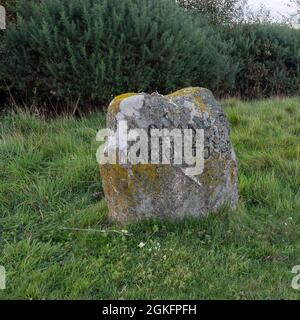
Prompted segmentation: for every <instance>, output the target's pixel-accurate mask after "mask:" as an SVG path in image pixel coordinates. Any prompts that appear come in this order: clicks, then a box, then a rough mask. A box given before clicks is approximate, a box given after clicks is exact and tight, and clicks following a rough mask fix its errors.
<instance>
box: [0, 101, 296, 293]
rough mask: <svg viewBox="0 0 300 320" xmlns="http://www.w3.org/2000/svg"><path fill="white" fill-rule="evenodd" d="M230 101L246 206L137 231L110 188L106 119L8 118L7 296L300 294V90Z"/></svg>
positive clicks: (1, 151)
mask: <svg viewBox="0 0 300 320" xmlns="http://www.w3.org/2000/svg"><path fill="white" fill-rule="evenodd" d="M224 105H225V107H226V113H227V114H228V117H229V120H230V122H231V126H232V140H233V144H234V146H235V149H236V151H237V154H238V158H239V164H240V173H239V176H240V194H241V201H240V205H239V207H238V209H237V210H235V211H230V210H225V209H224V210H222V211H221V212H219V213H218V214H215V215H211V216H210V217H209V218H208V219H207V220H193V219H192V220H190V219H187V220H184V221H181V222H158V221H148V222H145V223H139V224H132V225H128V226H126V227H124V226H119V225H115V224H112V223H110V222H109V221H108V219H107V208H106V205H105V201H104V200H103V195H102V192H101V191H102V186H101V180H100V175H99V170H98V167H97V162H96V159H95V153H96V149H97V147H98V145H97V143H96V141H95V135H96V132H97V130H98V129H100V128H102V127H104V126H105V121H104V117H103V116H102V115H100V114H99V115H98V114H94V115H90V116H87V117H85V118H83V119H82V120H78V119H77V120H76V119H73V118H59V119H56V120H52V121H47V122H46V121H44V120H41V119H39V118H37V117H34V116H31V115H29V114H27V113H22V112H20V113H15V114H13V113H11V114H8V115H2V116H1V118H0V121H1V124H0V137H1V140H0V265H3V266H4V267H5V268H6V271H7V289H6V290H2V291H1V290H0V299H15V298H22V299H59V298H64V299H110V298H112V299H121V298H125V299H126V298H127V299H142V298H144V299H177V298H181V299H271V298H273V299H300V291H296V290H293V289H292V288H291V282H292V279H293V277H294V275H293V274H292V272H291V271H292V268H293V266H295V265H300V98H289V99H284V100H279V99H278V100H277V99H273V100H266V101H260V102H251V103H250V102H249V103H242V102H239V101H238V100H234V99H232V100H227V101H225V102H224ZM78 229H83V230H78ZM86 229H89V230H86ZM122 229H126V231H127V233H126V232H124V231H122ZM141 243H144V244H145V246H144V247H142V246H139V244H141Z"/></svg>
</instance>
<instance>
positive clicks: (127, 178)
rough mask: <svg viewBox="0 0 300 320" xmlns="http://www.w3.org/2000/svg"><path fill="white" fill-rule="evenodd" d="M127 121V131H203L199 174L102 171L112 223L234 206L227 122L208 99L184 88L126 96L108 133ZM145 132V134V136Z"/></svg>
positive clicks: (142, 167) (136, 168) (129, 168)
mask: <svg viewBox="0 0 300 320" xmlns="http://www.w3.org/2000/svg"><path fill="white" fill-rule="evenodd" d="M120 120H127V121H128V126H129V129H136V128H142V129H145V130H149V128H152V127H153V126H155V127H156V128H168V129H174V128H181V129H182V128H193V129H204V135H205V144H204V146H205V148H204V150H205V151H204V155H205V157H204V158H205V162H204V172H203V173H202V174H201V175H198V176H193V177H191V176H187V175H186V174H185V173H184V170H183V166H180V165H174V164H169V165H162V164H158V165H152V164H139V165H120V164H115V165H112V164H105V165H101V175H102V180H103V187H104V192H105V196H106V200H107V204H108V208H109V215H110V218H111V219H112V220H115V221H119V222H128V221H136V220H140V219H142V218H150V217H154V218H182V217H185V216H194V217H203V216H207V215H208V213H210V212H214V211H216V210H218V209H219V208H220V207H222V206H223V205H229V206H231V207H235V206H236V205H237V202H238V166H237V160H236V156H235V152H234V150H233V147H232V145H231V142H230V137H229V134H230V129H229V124H228V121H227V119H226V116H225V114H224V112H223V110H222V108H221V107H220V106H219V104H218V102H217V101H216V100H215V99H214V97H213V95H212V93H211V92H210V91H209V90H207V89H204V88H186V89H182V90H180V91H177V92H175V93H173V94H170V95H168V96H162V95H159V94H157V93H155V94H152V95H149V94H145V93H141V94H134V93H129V94H125V95H122V96H119V97H116V98H115V99H114V100H113V101H112V102H111V104H110V106H109V109H108V115H107V123H108V128H110V129H112V130H116V128H117V124H118V121H120ZM148 132H149V131H148Z"/></svg>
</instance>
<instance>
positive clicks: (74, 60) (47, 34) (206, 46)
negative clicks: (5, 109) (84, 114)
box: [1, 0, 235, 106]
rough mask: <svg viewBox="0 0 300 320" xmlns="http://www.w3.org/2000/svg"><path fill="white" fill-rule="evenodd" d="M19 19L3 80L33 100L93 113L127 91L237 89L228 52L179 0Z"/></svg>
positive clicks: (47, 5) (24, 13)
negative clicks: (189, 87)
mask: <svg viewBox="0 0 300 320" xmlns="http://www.w3.org/2000/svg"><path fill="white" fill-rule="evenodd" d="M18 16H19V19H18V26H17V27H10V28H9V30H8V31H7V33H6V36H5V39H4V43H5V50H6V61H5V63H4V64H3V67H2V71H1V72H2V75H3V77H4V78H5V79H6V80H7V81H8V82H9V83H10V85H11V87H12V88H16V89H17V90H20V91H19V92H22V93H23V95H24V92H26V97H29V98H30V99H33V98H36V99H40V100H43V101H51V103H52V102H53V101H56V102H57V101H58V102H62V103H64V105H65V106H66V105H68V104H69V103H71V104H72V103H75V102H78V101H79V105H80V106H81V105H83V104H84V105H85V106H87V105H90V104H102V103H107V101H109V100H110V99H111V98H112V97H113V96H114V95H116V94H119V93H122V92H126V91H155V90H157V91H159V92H161V93H165V92H168V91H171V90H174V89H177V88H179V87H183V86H187V85H202V86H207V87H209V88H211V89H212V90H215V89H217V88H223V87H225V88H226V89H228V88H230V87H231V86H232V82H233V80H232V79H233V78H234V77H233V78H232V77H231V78H230V77H228V75H234V72H235V66H232V64H231V61H230V58H229V57H227V56H226V52H227V45H226V44H225V43H224V42H222V41H221V39H220V37H218V36H216V35H215V34H214V32H213V30H211V29H209V27H208V26H207V25H206V23H205V22H204V21H202V20H201V19H200V20H199V19H198V20H195V19H194V18H193V17H192V16H191V15H189V14H188V13H186V12H185V11H184V10H183V9H182V8H179V7H178V6H177V5H176V4H175V3H174V1H173V0H52V1H45V2H43V3H41V4H34V3H31V4H28V3H27V2H26V3H24V1H23V2H22V3H21V5H20V6H19V8H18ZM228 79H229V80H228ZM230 79H231V80H230ZM60 105H62V104H60Z"/></svg>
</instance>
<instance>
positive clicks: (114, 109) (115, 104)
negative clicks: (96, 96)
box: [108, 92, 137, 117]
mask: <svg viewBox="0 0 300 320" xmlns="http://www.w3.org/2000/svg"><path fill="white" fill-rule="evenodd" d="M136 95H137V93H134V92H128V93H124V94H121V95H119V96H117V97H115V98H114V100H113V101H112V102H111V104H110V105H109V107H108V113H109V114H110V115H111V116H112V117H115V116H116V115H117V114H118V112H119V111H120V104H121V102H122V101H123V100H124V99H126V98H129V97H132V96H136Z"/></svg>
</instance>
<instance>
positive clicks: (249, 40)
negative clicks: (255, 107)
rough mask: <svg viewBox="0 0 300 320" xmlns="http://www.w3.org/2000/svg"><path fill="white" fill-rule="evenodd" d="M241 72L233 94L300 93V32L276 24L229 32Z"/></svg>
mask: <svg viewBox="0 0 300 320" xmlns="http://www.w3.org/2000/svg"><path fill="white" fill-rule="evenodd" d="M223 34H224V37H225V38H226V39H228V40H229V41H233V50H232V55H233V57H234V61H238V63H239V66H240V70H239V72H238V74H237V75H236V89H235V90H234V91H233V92H232V94H235V95H240V96H243V97H245V98H261V97H268V96H274V95H295V94H300V91H299V90H300V30H295V29H291V28H289V27H287V26H281V25H276V24H269V25H259V24H257V25H241V26H239V27H236V28H234V29H230V30H226V32H225V33H223Z"/></svg>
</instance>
